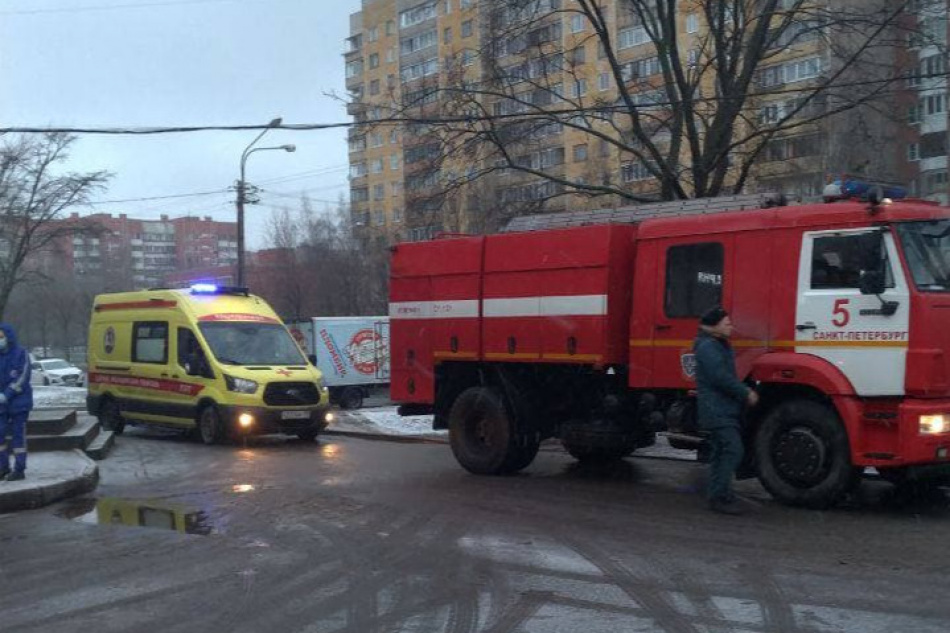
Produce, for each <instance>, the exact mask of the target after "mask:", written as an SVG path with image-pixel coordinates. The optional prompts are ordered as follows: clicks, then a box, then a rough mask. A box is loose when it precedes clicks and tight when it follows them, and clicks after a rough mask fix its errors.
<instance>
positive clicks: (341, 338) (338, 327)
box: [288, 317, 389, 409]
mask: <svg viewBox="0 0 950 633" xmlns="http://www.w3.org/2000/svg"><path fill="white" fill-rule="evenodd" d="M288 328H289V329H290V332H291V334H293V335H294V338H296V339H297V342H298V343H300V346H301V347H302V348H303V350H304V352H305V353H306V354H307V356H308V357H309V358H310V360H311V361H312V362H313V363H314V364H315V365H316V366H317V368H318V369H319V370H320V371H321V372H323V378H324V380H325V381H326V385H327V387H329V389H330V401H331V402H335V403H337V404H339V405H340V406H341V407H343V408H344V409H356V408H359V407H361V406H362V404H363V399H364V398H365V397H367V396H368V395H369V388H370V387H372V386H376V385H386V384H389V317H314V318H313V319H310V320H309V321H298V322H295V323H289V324H288Z"/></svg>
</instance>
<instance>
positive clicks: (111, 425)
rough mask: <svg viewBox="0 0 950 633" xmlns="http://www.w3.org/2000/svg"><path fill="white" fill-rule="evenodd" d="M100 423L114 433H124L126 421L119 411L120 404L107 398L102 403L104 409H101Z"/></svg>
mask: <svg viewBox="0 0 950 633" xmlns="http://www.w3.org/2000/svg"><path fill="white" fill-rule="evenodd" d="M99 424H101V425H102V428H103V429H105V430H106V431H112V433H113V435H122V431H124V430H125V421H124V420H123V419H122V415H121V414H120V412H119V405H117V404H116V403H115V402H114V401H112V400H106V401H105V402H103V403H102V409H101V410H100V411H99Z"/></svg>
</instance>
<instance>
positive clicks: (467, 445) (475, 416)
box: [449, 387, 536, 475]
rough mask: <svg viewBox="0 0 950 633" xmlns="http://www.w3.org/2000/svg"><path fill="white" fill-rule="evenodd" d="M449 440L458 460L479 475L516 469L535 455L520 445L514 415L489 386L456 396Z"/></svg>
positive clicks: (451, 414)
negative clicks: (524, 450)
mask: <svg viewBox="0 0 950 633" xmlns="http://www.w3.org/2000/svg"><path fill="white" fill-rule="evenodd" d="M449 443H450V444H451V446H452V453H454V454H455V459H456V460H458V463H459V464H461V465H462V467H463V468H465V470H467V471H469V472H472V473H475V474H476V475H500V474H505V473H511V472H515V471H516V470H520V469H521V468H524V467H525V466H527V465H528V463H529V462H530V461H531V459H534V455H533V454H530V455H529V453H528V452H523V451H522V449H521V447H519V446H518V445H517V442H516V438H515V429H514V424H513V421H512V419H511V416H510V415H509V412H508V410H507V409H506V408H505V404H504V402H503V401H502V398H501V395H500V394H499V393H498V392H496V391H495V390H494V389H491V388H490V387H470V388H468V389H466V390H465V391H463V392H462V394H461V395H460V396H459V397H458V398H456V400H455V403H454V404H453V405H452V410H451V411H450V412H449ZM535 452H536V451H535ZM529 457H530V459H528V458H529Z"/></svg>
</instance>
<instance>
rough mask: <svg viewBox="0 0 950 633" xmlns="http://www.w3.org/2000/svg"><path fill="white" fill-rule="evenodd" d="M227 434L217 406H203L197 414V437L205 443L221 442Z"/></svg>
mask: <svg viewBox="0 0 950 633" xmlns="http://www.w3.org/2000/svg"><path fill="white" fill-rule="evenodd" d="M226 436H227V427H226V426H225V424H224V420H222V419H221V414H220V413H219V412H218V408H217V407H216V406H214V405H213V404H209V405H207V406H205V407H204V408H203V409H202V410H201V412H200V413H199V414H198V437H200V438H201V441H202V442H204V443H205V444H221V443H222V442H224V439H225V437H226Z"/></svg>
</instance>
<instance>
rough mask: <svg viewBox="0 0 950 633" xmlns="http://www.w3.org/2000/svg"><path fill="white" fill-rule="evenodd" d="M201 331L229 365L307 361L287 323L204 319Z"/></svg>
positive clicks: (216, 354) (215, 355)
mask: <svg viewBox="0 0 950 633" xmlns="http://www.w3.org/2000/svg"><path fill="white" fill-rule="evenodd" d="M200 327H201V333H202V334H203V335H204V337H205V340H206V341H208V346H209V347H211V352H212V353H213V354H214V357H215V358H217V359H218V362H219V363H223V364H225V365H306V364H307V361H306V360H305V359H304V357H303V353H302V352H301V351H300V348H299V347H297V344H296V343H295V342H294V340H293V339H292V338H291V337H290V334H289V333H288V332H287V330H286V328H284V326H282V325H279V324H276V323H246V322H237V321H228V322H217V323H202V324H201V325H200Z"/></svg>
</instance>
